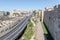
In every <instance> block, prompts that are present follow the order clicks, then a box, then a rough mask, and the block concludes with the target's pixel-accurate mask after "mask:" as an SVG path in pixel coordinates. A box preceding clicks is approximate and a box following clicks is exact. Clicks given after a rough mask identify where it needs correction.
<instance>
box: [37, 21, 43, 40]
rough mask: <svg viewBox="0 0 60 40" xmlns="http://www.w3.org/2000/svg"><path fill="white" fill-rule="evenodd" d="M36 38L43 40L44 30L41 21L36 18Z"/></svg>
mask: <svg viewBox="0 0 60 40" xmlns="http://www.w3.org/2000/svg"><path fill="white" fill-rule="evenodd" d="M36 28H37V29H36V40H44V32H43V29H42V25H41V22H40V21H39V20H38V23H37V25H36Z"/></svg>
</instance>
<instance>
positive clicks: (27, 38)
mask: <svg viewBox="0 0 60 40" xmlns="http://www.w3.org/2000/svg"><path fill="white" fill-rule="evenodd" d="M32 27H33V24H32V22H31V21H29V22H28V24H27V29H26V31H25V33H24V40H30V38H31V37H32V35H33V30H32Z"/></svg>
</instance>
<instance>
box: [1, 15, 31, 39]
mask: <svg viewBox="0 0 60 40" xmlns="http://www.w3.org/2000/svg"><path fill="white" fill-rule="evenodd" d="M31 17H32V15H30V16H27V17H26V18H24V20H22V21H21V22H20V23H19V24H18V25H16V26H17V27H16V28H14V29H13V30H12V31H10V32H9V33H7V34H6V35H4V36H2V37H0V40H14V39H15V38H16V37H17V36H18V35H19V34H20V33H21V32H22V31H23V30H24V28H25V27H26V25H27V21H28V20H29V19H30V18H31Z"/></svg>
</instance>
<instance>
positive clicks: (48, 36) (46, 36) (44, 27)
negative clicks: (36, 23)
mask: <svg viewBox="0 0 60 40" xmlns="http://www.w3.org/2000/svg"><path fill="white" fill-rule="evenodd" d="M43 30H44V37H45V40H54V39H53V37H52V36H51V34H50V32H49V30H48V28H47V26H46V24H45V23H44V22H43ZM45 30H46V31H45Z"/></svg>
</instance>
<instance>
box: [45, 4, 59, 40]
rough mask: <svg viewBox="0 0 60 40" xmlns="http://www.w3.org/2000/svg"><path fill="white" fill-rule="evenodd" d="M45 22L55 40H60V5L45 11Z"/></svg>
mask: <svg viewBox="0 0 60 40" xmlns="http://www.w3.org/2000/svg"><path fill="white" fill-rule="evenodd" d="M44 22H45V24H46V26H47V28H48V30H49V31H50V33H51V35H52V37H53V38H54V40H60V5H58V6H54V8H49V9H46V10H45V12H44Z"/></svg>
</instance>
